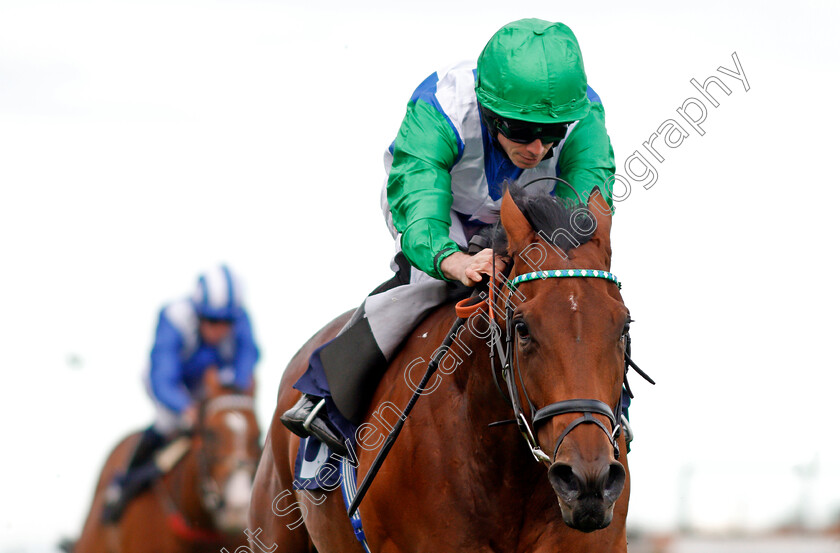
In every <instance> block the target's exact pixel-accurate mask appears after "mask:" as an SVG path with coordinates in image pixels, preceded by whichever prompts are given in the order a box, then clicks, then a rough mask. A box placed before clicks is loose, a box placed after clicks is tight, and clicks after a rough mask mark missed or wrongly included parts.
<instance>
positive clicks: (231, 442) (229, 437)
mask: <svg viewBox="0 0 840 553" xmlns="http://www.w3.org/2000/svg"><path fill="white" fill-rule="evenodd" d="M198 413H199V415H198V422H197V424H196V427H195V428H194V429H193V431H192V432H190V433H187V434H184V435H182V436H180V437H178V438H175V440H173V441H172V442H171V443H170V444H169V445H168V446H164V447H163V448H162V449H161V450H160V451H159V452H158V457H157V461H158V463H163V464H166V465H169V466H171V469H170V470H168V471H166V472H165V474H163V476H161V477H160V478H158V479H157V480H156V481H155V482H154V483H153V484H152V485H151V486H150V487H149V488H148V489H146V490H145V491H144V492H142V493H140V494H139V495H137V497H135V498H133V499H132V500H131V502H130V503H129V504H128V506H127V508H126V510H125V513H124V514H123V516H122V517H121V518H120V520H119V521H118V522H117V523H116V524H114V525H110V524H103V522H102V507H103V505H104V502H105V498H104V493H105V490H106V488H107V487H108V485H109V483H110V482H111V481H112V480H113V478H114V476H115V474H117V473H118V472H121V471H122V470H123V469H124V467H125V464H126V462H127V459H128V456H129V455H130V454H131V452H132V451H133V449H134V447H135V445H136V443H137V440H138V439H139V434H140V433H134V434H132V435H130V436H128V437H127V438H125V439H124V440H123V441H122V442H120V444H119V445H117V447H116V448H115V449H114V450H113V451H112V452H111V454H110V455H109V457H108V460H107V461H106V463H105V467H104V468H103V469H102V472H101V474H100V478H99V482H98V484H97V487H96V491H95V493H94V498H93V504H92V506H91V509H90V511H89V513H88V517H87V521H86V522H85V525H84V528H83V530H82V534H81V537H80V538H79V540H78V541H77V542H76V543H75V544H74V545H73V547H72V551H73V553H186V552H206V553H220V551H221V548H223V547H224V548H227V549H228V550H229V551H231V553H233V552H234V551H235V550H236V548H237V547H241V546H243V545H244V544H245V542H246V540H247V538H246V535H245V534H244V533H243V531H244V530H245V529H246V518H247V508H248V503H249V500H250V489H251V484H252V482H253V477H254V473H255V471H256V466H257V461H258V459H259V456H260V430H259V426H258V424H257V419H256V416H255V414H254V396H253V390H250V391H249V392H247V393H244V394H243V393H241V392H237V391H234V390H231V389H230V388H227V387H225V386H223V385H222V384H221V383H220V382H219V377H218V373H217V371H216V370H215V369H208V370H207V372H206V373H205V374H204V377H203V388H202V394H201V400H200V402H199V409H198Z"/></svg>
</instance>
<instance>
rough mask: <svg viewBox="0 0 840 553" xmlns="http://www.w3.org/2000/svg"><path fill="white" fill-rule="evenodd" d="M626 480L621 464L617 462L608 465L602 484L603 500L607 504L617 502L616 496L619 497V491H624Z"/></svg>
mask: <svg viewBox="0 0 840 553" xmlns="http://www.w3.org/2000/svg"><path fill="white" fill-rule="evenodd" d="M626 478H627V476H626V473H625V471H624V466H623V465H622V464H621V463H619V462H617V461H613V462H612V463H610V468H609V470H608V472H607V479H606V482H604V499H605V500H606V501H607V502H608V503H613V502H614V501H616V500H618V496H620V495H621V491H622V490H623V489H624V481H625V480H626Z"/></svg>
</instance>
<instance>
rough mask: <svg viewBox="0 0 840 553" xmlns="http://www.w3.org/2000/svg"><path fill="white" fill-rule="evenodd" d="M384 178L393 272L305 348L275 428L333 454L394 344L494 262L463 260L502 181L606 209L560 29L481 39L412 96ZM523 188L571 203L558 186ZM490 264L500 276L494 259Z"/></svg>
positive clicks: (596, 140) (496, 201)
mask: <svg viewBox="0 0 840 553" xmlns="http://www.w3.org/2000/svg"><path fill="white" fill-rule="evenodd" d="M385 167H386V171H387V173H388V178H387V181H386V185H385V188H384V189H383V191H382V207H383V212H384V215H385V219H386V222H387V224H388V227H389V229H390V231H391V234H392V235H393V236H394V238H395V239H396V250H397V252H398V253H397V255H396V257H395V258H394V261H393V262H392V264H391V265H392V268H393V269H394V270H395V272H396V275H395V277H394V278H393V279H392V280H391V281H388V282H387V283H385V284H383V285H382V286H380V287H379V288H377V290H375V291H374V292H373V294H371V295H370V296H369V297H368V298H367V299H366V300H365V303H363V304H362V306H361V307H360V308H359V310H357V312H356V314H355V315H354V316H353V317H352V318H351V320H350V322H349V323H347V325H346V326H345V327H344V329H342V331H341V333H339V336H338V337H337V338H335V339H334V340H333V341H332V342H330V343H328V344H326V345H325V346H323V348H322V349H320V350H316V352H315V353H314V354H313V355H312V357H311V358H310V367H309V370H308V371H307V373H306V374H305V375H304V376H303V377H302V378H301V379H300V380H299V381H298V382H297V383H296V384H295V387H296V388H297V389H298V390H300V391H302V392H304V395H303V396H302V397H301V399H300V400H299V401H298V403H297V404H296V405H295V406H294V407H293V408H292V409H290V410H289V411H287V412H286V413H285V414H284V415H283V416H282V417H281V420H282V422H283V423H284V424H285V425H286V426H287V427H288V428H289V429H290V430H292V431H293V432H295V433H296V434H298V435H300V436H302V437H303V436H308V435H310V434H313V435H315V436H316V437H317V438H318V439H320V440H321V441H322V442H324V443H326V444H327V445H328V446H329V447H330V448H331V449H333V450H334V451H336V452H337V453H341V454H344V453H345V452H346V451H347V449H346V444H345V442H344V440H343V439H342V437H341V435H342V434H343V436H347V435H348V434H350V433H351V432H352V425H353V424H355V425H358V424H359V423H360V422H361V420H362V416H363V415H364V414H365V413H366V408H367V406H368V402H369V399H370V395H371V394H372V392H373V388H375V385H376V383H377V378H378V376H380V375H381V374H382V372H383V371H384V369H383V368H382V364H383V363H385V366H387V360H388V358H389V357H390V356H391V354H393V353H394V352H395V350H396V348H397V347H398V346H399V344H400V342H401V341H402V340H403V339H404V338H405V336H406V335H407V334H408V333H409V332H410V331H411V330H412V328H414V326H415V325H416V324H417V323H418V322H419V321H420V320H421V319H422V316H423V315H425V314H426V313H427V312H428V311H429V310H430V309H431V308H433V307H436V306H437V305H440V304H441V303H443V302H444V301H447V299H451V297H452V293H451V292H452V290H453V286H455V285H456V284H460V285H465V286H468V287H472V286H475V285H476V284H477V283H479V282H480V281H481V280H482V276H483V275H491V273H492V270H493V262H494V259H493V258H494V255H493V251H492V250H491V249H489V248H486V249H483V250H481V251H478V252H477V253H475V254H474V255H470V254H469V253H467V248H468V243H469V240H470V238H471V237H472V236H473V235H474V234H475V233H476V232H477V231H478V230H479V229H481V228H482V227H484V226H486V225H489V224H492V223H495V222H496V221H498V220H499V209H500V206H501V200H502V196H503V190H504V188H503V185H504V183H505V182H506V181H507V182H511V183H515V184H525V183H528V182H530V181H532V180H534V179H537V178H540V177H560V178H562V179H564V180H565V181H567V182H568V183H569V184H570V185H571V187H572V188H574V191H577V193H578V194H580V196H581V197H583V198H587V197H588V196H589V194H590V193H591V191H592V190H593V188H595V187H598V188H599V189H600V191H601V194H602V195H603V197H604V198H606V199H607V202H608V203H609V205H610V206H612V194H611V188H612V187H611V186H610V182H611V179H612V177H613V175H614V174H615V161H614V156H613V150H612V146H611V144H610V139H609V136H608V135H607V130H606V127H605V123H604V106H603V105H602V103H601V99H600V98H599V97H598V95H597V94H596V93H595V91H594V90H592V88H590V87H589V86H588V84H587V79H586V73H585V71H584V66H583V58H582V55H581V51H580V47H579V45H578V42H577V39H576V38H575V35H574V34H573V33H572V31H571V29H569V28H568V27H567V26H566V25H563V24H562V23H551V22H547V21H542V20H539V19H525V20H521V21H516V22H513V23H510V24H508V25H505V26H504V27H502V28H501V29H500V30H499V31H498V32H496V34H495V35H493V37H492V38H491V39H490V41H489V42H488V43H487V45H486V46H485V48H484V50H483V51H482V52H481V55H480V56H479V58H478V61H477V62H463V63H459V64H456V65H453V66H449V67H447V68H444V69H441V70H439V71H437V72H435V73H433V74H432V75H431V76H429V77H428V78H427V79H426V80H425V81H423V82H422V83H421V84H420V86H419V87H418V88H417V89H416V90H415V92H414V94H413V96H412V97H411V100H410V101H409V103H408V108H407V112H406V115H405V118H404V119H403V122H402V126H401V127H400V130H399V133H398V135H397V138H396V139H395V141H394V142H393V143H392V144H391V146H390V147H389V148H388V150H387V152H386V153H385ZM531 189H533V190H537V189H540V190H545V191H548V192H551V193H553V194H554V195H556V196H558V197H562V198H570V199H571V198H574V197H575V192H574V191H573V190H571V189H570V188H569V186H567V185H566V184H563V183H562V182H558V181H557V180H551V179H544V180H542V181H538V182H535V183H534V185H533V186H531V187H529V190H531ZM495 264H496V270H497V271H500V270H503V269H504V267H505V263H504V261H503V260H502V259H500V258H498V257H496V259H495ZM461 288H462V290H463V286H461ZM409 297H410V298H411V301H410V302H406V301H402V300H405V299H406V298H409ZM397 299H399V300H401V301H396V300H397ZM392 306H398V308H395V307H392ZM406 307H410V309H408V310H406ZM389 308H390V310H389ZM360 359H361V361H360ZM354 364H355V365H363V366H361V367H359V368H356V367H354ZM371 366H373V368H371ZM325 381H326V384H328V386H327V385H325ZM348 421H349V422H350V423H352V424H351V425H348V424H346V423H347V422H348Z"/></svg>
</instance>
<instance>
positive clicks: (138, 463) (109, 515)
mask: <svg viewBox="0 0 840 553" xmlns="http://www.w3.org/2000/svg"><path fill="white" fill-rule="evenodd" d="M163 442H164V438H163V436H161V435H160V434H158V432H157V431H156V430H155V429H154V427H153V426H150V427H149V428H147V429H146V430H145V431H144V432H143V433H142V434H141V435H140V441H139V442H138V443H137V446H136V447H135V448H134V452H133V453H132V455H131V459H129V461H128V465H127V466H126V469H125V472H123V473H121V474H118V475H117V476H115V477H114V479H113V481H111V483H110V484H109V485H108V487H107V488H106V489H105V505H104V506H103V507H102V522H104V523H105V524H114V523H116V522H117V521H118V520H119V519H120V517H122V514H123V512H124V511H125V508H126V507H127V506H128V503H129V502H130V501H131V500H132V499H133V498H134V497H135V496H137V494H139V493H140V492H142V491H143V490H145V489H146V487H148V485H149V483H151V482H152V481H153V480H154V479H155V478H157V477H158V476H160V470H159V469H158V468H157V466H156V465H155V463H154V462H153V460H152V457H153V456H154V453H155V451H157V450H158V448H160V446H161V445H163Z"/></svg>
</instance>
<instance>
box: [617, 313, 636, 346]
mask: <svg viewBox="0 0 840 553" xmlns="http://www.w3.org/2000/svg"><path fill="white" fill-rule="evenodd" d="M632 322H633V319H631V318H630V317H627V320H626V321H624V328H623V329H621V337H620V338H619V340H621V341H622V342H623V341H625V340H626V339H627V337H628V336H629V335H630V323H632Z"/></svg>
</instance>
